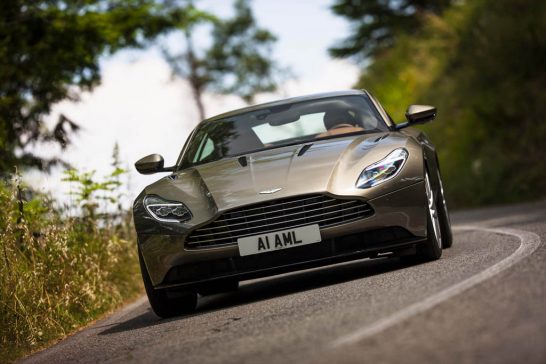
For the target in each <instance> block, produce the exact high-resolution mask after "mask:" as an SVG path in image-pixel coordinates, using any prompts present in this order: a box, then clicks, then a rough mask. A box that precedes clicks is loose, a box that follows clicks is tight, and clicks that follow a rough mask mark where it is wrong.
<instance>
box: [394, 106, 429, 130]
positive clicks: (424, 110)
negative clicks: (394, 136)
mask: <svg viewBox="0 0 546 364" xmlns="http://www.w3.org/2000/svg"><path fill="white" fill-rule="evenodd" d="M435 117H436V108H435V107H434V106H429V105H410V106H409V107H408V109H407V111H406V119H407V120H408V121H407V122H404V123H401V124H398V125H397V126H396V129H402V128H405V127H408V126H411V125H417V124H424V123H426V122H428V121H431V120H433V119H434V118H435Z"/></svg>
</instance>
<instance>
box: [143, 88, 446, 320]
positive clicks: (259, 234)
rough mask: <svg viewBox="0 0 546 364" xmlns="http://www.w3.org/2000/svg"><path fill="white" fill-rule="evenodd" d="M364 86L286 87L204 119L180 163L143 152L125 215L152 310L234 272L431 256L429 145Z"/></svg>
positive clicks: (435, 182)
mask: <svg viewBox="0 0 546 364" xmlns="http://www.w3.org/2000/svg"><path fill="white" fill-rule="evenodd" d="M435 116H436V109H435V108H434V107H431V106H422V105H412V106H410V107H409V108H408V110H407V112H406V117H407V121H406V122H403V123H399V124H395V123H394V122H393V121H392V119H391V118H390V117H389V115H388V114H387V113H386V112H385V110H384V109H383V107H382V106H381V105H380V104H379V102H377V100H376V99H375V98H374V97H373V96H372V95H371V94H370V93H369V92H367V91H342V92H333V93H325V94H318V95H310V96H303V97H296V98H291V99H286V100H281V101H276V102H271V103H266V104H262V105H256V106H251V107H247V108H244V109H240V110H236V111H232V112H229V113H226V114H222V115H218V116H215V117H213V118H210V119H207V120H204V121H202V122H201V123H200V124H199V125H198V126H197V127H196V128H195V130H193V132H192V133H191V135H190V136H189V138H188V140H187V142H186V144H185V145H184V147H183V148H182V152H181V153H180V156H179V157H178V160H177V162H176V164H175V165H174V166H172V167H164V162H163V158H162V157H161V156H160V155H157V154H153V155H149V156H147V157H144V158H142V159H141V160H139V161H138V162H137V163H136V168H137V170H138V171H139V172H140V173H143V174H151V173H158V172H169V175H168V176H166V177H163V178H161V179H159V180H158V181H156V182H154V183H152V184H151V185H149V186H148V187H146V188H145V189H144V191H142V193H141V194H140V195H139V196H138V197H137V199H136V200H135V203H134V207H133V208H134V222H135V227H136V231H137V235H138V253H139V257H140V263H141V269H142V277H143V280H144V285H145V288H146V292H147V294H148V298H149V301H150V304H151V306H152V308H153V310H154V312H155V313H156V314H157V315H159V316H160V317H170V316H174V315H178V314H181V313H185V312H190V311H192V310H194V309H195V308H196V305H197V300H198V296H199V295H206V294H212V293H217V292H222V291H227V290H234V289H237V287H238V284H239V282H240V281H241V280H245V279H251V278H256V277H263V276H268V275H273V274H279V273H283V272H287V271H293V270H298V269H304V268H309V267H316V266H320V265H326V264H332V263H336V262H340V261H346V260H351V259H361V258H375V257H396V256H417V257H419V258H420V259H424V260H433V259H438V258H440V256H441V254H442V248H448V247H449V246H451V243H452V235H451V227H450V223H449V216H448V212H447V208H446V203H445V199H444V193H443V188H442V181H441V178H440V170H439V167H438V158H437V156H436V152H435V148H434V146H433V145H432V143H431V142H430V141H429V140H428V139H427V138H426V136H425V135H424V134H423V133H422V132H421V131H419V130H416V129H413V128H411V126H413V125H415V124H420V123H424V122H427V121H429V120H432V119H434V117H435Z"/></svg>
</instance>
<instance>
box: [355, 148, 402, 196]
mask: <svg viewBox="0 0 546 364" xmlns="http://www.w3.org/2000/svg"><path fill="white" fill-rule="evenodd" d="M408 155H409V154H408V151H407V150H406V149H404V148H398V149H395V150H393V151H392V152H391V153H390V154H389V155H388V156H386V157H385V158H384V159H382V160H380V161H379V162H376V163H374V164H372V165H369V166H368V167H366V168H365V169H364V170H363V171H362V173H361V174H360V177H358V180H357V181H356V187H358V188H370V187H373V186H377V185H378V184H381V183H383V182H386V181H388V180H390V179H391V178H394V176H396V175H397V174H398V173H399V172H400V171H401V170H402V167H403V166H404V164H405V163H406V160H407V159H408Z"/></svg>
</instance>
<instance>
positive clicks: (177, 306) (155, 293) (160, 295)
mask: <svg viewBox="0 0 546 364" xmlns="http://www.w3.org/2000/svg"><path fill="white" fill-rule="evenodd" d="M138 260H139V262H140V271H141V273H142V280H143V281H144V288H145V290H146V295H147V296H148V301H149V302H150V306H152V310H153V311H154V312H155V314H156V315H157V316H159V317H161V318H169V317H174V316H179V315H182V314H186V313H191V312H193V311H195V308H196V307H197V293H196V292H184V291H173V290H166V289H161V290H157V289H154V287H153V285H152V281H151V280H150V276H149V274H148V270H147V269H146V266H145V265H144V260H143V259H142V254H141V252H140V248H139V249H138Z"/></svg>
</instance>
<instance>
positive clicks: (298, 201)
mask: <svg viewBox="0 0 546 364" xmlns="http://www.w3.org/2000/svg"><path fill="white" fill-rule="evenodd" d="M317 197H318V196H311V197H306V198H302V199H300V200H297V201H286V202H281V201H279V200H273V201H268V202H269V203H271V202H275V201H279V202H278V204H283V205H286V204H294V203H301V202H303V201H308V200H313V199H317ZM324 197H326V196H324ZM326 198H327V199H330V200H332V201H335V199H333V198H330V197H326ZM266 203H267V202H266ZM263 208H264V207H263V206H262V207H251V208H249V209H245V210H244V211H245V212H249V211H253V210H259V209H263Z"/></svg>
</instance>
